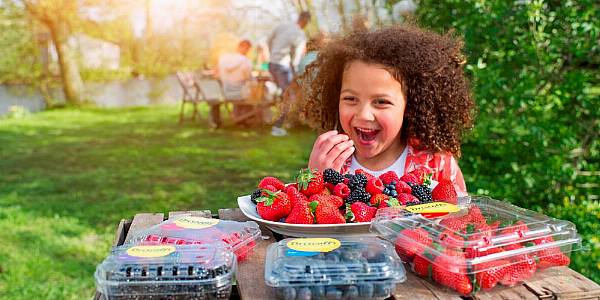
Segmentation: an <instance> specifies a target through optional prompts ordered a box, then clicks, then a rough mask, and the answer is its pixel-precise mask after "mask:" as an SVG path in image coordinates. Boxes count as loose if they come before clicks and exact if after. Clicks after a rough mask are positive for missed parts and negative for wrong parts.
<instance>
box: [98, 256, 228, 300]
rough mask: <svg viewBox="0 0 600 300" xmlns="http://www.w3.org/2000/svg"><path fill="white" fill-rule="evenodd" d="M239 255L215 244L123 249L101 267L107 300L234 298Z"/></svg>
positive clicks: (102, 289) (100, 283)
mask: <svg viewBox="0 0 600 300" xmlns="http://www.w3.org/2000/svg"><path fill="white" fill-rule="evenodd" d="M236 265H237V262H236V259H235V255H234V254H233V253H232V252H231V251H226V250H224V249H223V248H222V247H218V246H214V245H142V246H135V245H123V246H119V247H115V248H113V250H112V253H111V255H110V256H109V257H107V258H106V259H105V260H104V261H103V262H102V263H101V264H100V265H98V267H97V268H96V273H95V274H94V277H95V279H96V289H97V290H98V292H100V293H101V294H102V298H101V299H106V300H113V299H190V300H191V299H229V296H230V295H231V285H232V281H233V275H234V272H235V269H236Z"/></svg>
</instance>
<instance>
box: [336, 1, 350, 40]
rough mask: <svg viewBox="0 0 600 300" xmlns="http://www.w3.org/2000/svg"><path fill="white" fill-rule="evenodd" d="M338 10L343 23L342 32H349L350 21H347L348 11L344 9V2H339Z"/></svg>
mask: <svg viewBox="0 0 600 300" xmlns="http://www.w3.org/2000/svg"><path fill="white" fill-rule="evenodd" d="M337 10H338V14H339V15H340V21H341V24H340V26H341V29H340V31H341V32H346V31H348V20H347V19H346V9H345V8H344V0H338V2H337Z"/></svg>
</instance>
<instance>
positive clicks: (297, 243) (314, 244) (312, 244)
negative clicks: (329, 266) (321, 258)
mask: <svg viewBox="0 0 600 300" xmlns="http://www.w3.org/2000/svg"><path fill="white" fill-rule="evenodd" d="M287 246H288V248H290V249H293V250H296V251H308V252H329V251H333V250H335V249H337V248H339V247H340V246H341V243H340V241H338V240H336V239H332V238H304V239H294V240H291V241H289V242H287Z"/></svg>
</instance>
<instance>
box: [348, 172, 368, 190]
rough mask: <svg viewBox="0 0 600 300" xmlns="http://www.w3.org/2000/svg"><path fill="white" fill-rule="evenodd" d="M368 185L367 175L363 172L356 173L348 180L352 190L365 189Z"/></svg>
mask: <svg viewBox="0 0 600 300" xmlns="http://www.w3.org/2000/svg"><path fill="white" fill-rule="evenodd" d="M365 186H367V176H365V175H363V174H355V175H354V177H352V178H350V181H348V187H349V188H350V189H351V190H353V191H354V190H358V189H363V190H364V188H365Z"/></svg>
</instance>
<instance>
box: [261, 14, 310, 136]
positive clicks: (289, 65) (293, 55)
mask: <svg viewBox="0 0 600 300" xmlns="http://www.w3.org/2000/svg"><path fill="white" fill-rule="evenodd" d="M309 21H310V13H309V12H307V11H304V12H302V13H300V15H299V16H298V20H297V21H296V22H295V23H284V24H281V25H279V26H277V27H276V28H275V30H273V32H272V33H271V35H270V36H269V39H268V46H269V50H270V55H271V57H270V60H269V72H270V73H271V75H272V76H273V79H274V80H275V83H276V84H277V86H278V87H279V88H280V89H281V90H282V91H284V92H285V90H286V89H287V88H288V86H289V85H290V83H291V82H292V78H293V76H294V74H295V72H296V70H297V67H298V64H299V62H300V59H301V58H302V55H303V54H304V51H305V46H306V34H305V33H304V30H303V29H304V27H306V25H307V24H308V23H309ZM289 109H290V108H289V105H286V104H285V103H283V105H282V111H281V115H280V117H279V118H278V119H277V120H276V121H275V123H274V124H273V128H272V129H271V135H273V136H284V135H286V134H287V131H286V130H285V129H284V128H283V123H284V122H285V119H286V116H287V114H288V112H289Z"/></svg>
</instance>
